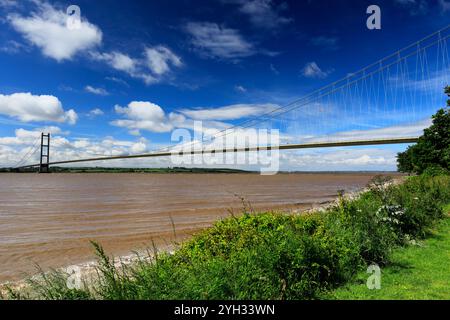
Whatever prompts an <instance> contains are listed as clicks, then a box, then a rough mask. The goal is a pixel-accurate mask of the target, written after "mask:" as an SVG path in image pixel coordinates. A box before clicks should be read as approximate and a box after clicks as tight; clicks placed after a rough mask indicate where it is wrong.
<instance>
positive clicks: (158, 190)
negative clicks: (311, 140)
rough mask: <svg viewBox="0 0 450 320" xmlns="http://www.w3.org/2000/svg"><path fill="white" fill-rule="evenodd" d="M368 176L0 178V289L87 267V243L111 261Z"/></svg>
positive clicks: (315, 198)
mask: <svg viewBox="0 0 450 320" xmlns="http://www.w3.org/2000/svg"><path fill="white" fill-rule="evenodd" d="M372 176H373V174H360V173H352V174H279V175H276V176H260V175H257V174H112V173H106V174H50V175H38V174H0V283H1V282H4V281H9V280H15V279H19V278H22V277H23V272H27V273H33V272H34V271H35V270H34V265H35V263H38V264H39V265H40V266H42V267H44V268H46V267H60V266H65V265H70V264H74V263H81V262H84V261H87V260H91V259H92V258H93V257H92V250H91V248H90V245H89V240H95V241H98V242H100V243H101V244H103V245H104V246H105V248H106V249H107V250H108V251H109V252H111V253H113V254H115V255H119V254H125V253H128V252H129V251H131V250H132V249H137V248H142V247H146V246H148V245H149V243H150V242H151V241H152V240H153V241H155V242H157V243H158V244H159V245H164V244H166V243H167V244H168V243H171V242H173V241H174V230H173V226H172V221H173V222H174V224H175V233H176V236H177V237H178V238H183V237H186V236H187V235H189V234H192V233H193V232H195V231H198V230H199V229H201V228H204V227H206V226H208V225H210V224H211V223H212V222H213V221H214V220H217V219H218V218H220V217H224V216H226V215H229V210H230V209H232V208H233V209H234V210H235V211H238V210H239V208H240V207H241V206H242V204H241V202H240V200H239V198H238V197H237V196H236V195H239V196H242V197H244V198H245V199H246V200H248V201H250V202H251V204H252V206H253V207H254V208H257V209H269V208H284V207H288V208H296V209H298V208H300V209H302V208H307V207H310V206H311V205H312V204H319V203H322V202H324V201H328V200H331V199H333V198H335V196H336V194H337V190H340V189H345V190H347V191H353V190H356V189H358V188H361V187H363V186H365V185H366V184H367V182H368V181H369V180H370V179H371V178H372Z"/></svg>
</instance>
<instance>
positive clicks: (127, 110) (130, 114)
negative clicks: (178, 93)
mask: <svg viewBox="0 0 450 320" xmlns="http://www.w3.org/2000/svg"><path fill="white" fill-rule="evenodd" d="M115 111H116V113H118V114H121V115H123V116H125V119H119V120H115V121H113V122H111V124H112V125H114V126H117V127H122V128H128V129H129V130H130V131H131V133H132V134H136V133H138V131H140V130H146V131H150V132H159V133H161V132H169V131H171V130H173V129H174V127H175V125H176V124H177V123H182V122H183V121H184V117H183V116H182V115H177V114H175V113H170V114H169V115H166V113H165V112H164V110H163V109H162V108H161V107H160V106H158V105H156V104H154V103H151V102H146V101H133V102H131V103H130V104H128V106H127V107H121V106H118V105H116V106H115Z"/></svg>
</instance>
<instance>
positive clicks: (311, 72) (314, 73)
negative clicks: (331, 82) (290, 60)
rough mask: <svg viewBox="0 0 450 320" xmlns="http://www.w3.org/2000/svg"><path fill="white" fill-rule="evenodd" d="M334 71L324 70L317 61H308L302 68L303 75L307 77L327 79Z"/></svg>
mask: <svg viewBox="0 0 450 320" xmlns="http://www.w3.org/2000/svg"><path fill="white" fill-rule="evenodd" d="M331 72H332V71H331V70H330V71H323V70H322V69H321V68H320V67H319V66H318V65H317V63H316V62H314V61H313V62H308V63H307V64H306V65H305V66H304V67H303V70H302V74H303V76H305V77H307V78H316V79H325V78H326V77H328V75H329V74H330V73H331Z"/></svg>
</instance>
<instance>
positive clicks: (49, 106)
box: [0, 0, 450, 171]
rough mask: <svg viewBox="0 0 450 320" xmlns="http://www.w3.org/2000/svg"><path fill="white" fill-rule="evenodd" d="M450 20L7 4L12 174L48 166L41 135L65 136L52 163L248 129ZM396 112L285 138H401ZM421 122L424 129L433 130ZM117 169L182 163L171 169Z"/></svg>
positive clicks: (236, 4)
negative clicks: (193, 133) (40, 158)
mask: <svg viewBox="0 0 450 320" xmlns="http://www.w3.org/2000/svg"><path fill="white" fill-rule="evenodd" d="M372 4H377V5H378V6H379V7H380V8H381V17H382V18H381V23H382V25H381V29H380V30H369V29H368V28H367V26H366V20H367V18H368V16H369V15H368V14H367V13H366V9H367V7H368V6H369V5H372ZM70 5H77V6H78V7H79V8H80V9H81V10H80V17H81V20H80V23H79V24H78V25H77V24H76V19H75V20H69V23H68V19H74V18H73V17H74V16H73V15H72V16H70V17H69V16H68V15H67V12H66V10H67V8H68V7H69V6H70ZM449 14H450V1H448V0H435V1H432V0H430V1H425V0H392V1H361V0H358V1H356V0H355V1H350V0H348V1H326V0H309V1H307V0H304V1H276V0H248V1H244V0H198V1H187V0H177V1H175V0H168V1H133V0H128V1H119V0H117V1H112V0H111V1H106V0H100V1H87V0H85V1H83V0H80V1H74V2H68V1H43V0H21V1H14V0H0V167H2V166H4V167H7V166H15V165H17V164H21V160H24V159H25V160H27V161H29V162H30V161H31V162H33V160H34V162H36V161H35V160H36V159H37V158H36V155H33V157H32V158H31V159H29V160H28V159H27V156H29V153H30V151H32V150H33V147H34V146H35V143H36V140H37V138H38V137H39V136H40V132H41V131H46V132H47V131H48V132H51V133H52V136H53V139H52V148H54V149H53V150H52V160H64V159H73V158H84V157H92V156H109V155H123V154H140V153H146V152H150V151H152V150H157V149H160V148H162V147H165V146H168V145H170V144H172V143H173V142H172V141H171V135H172V133H173V131H174V130H176V129H180V128H187V129H189V130H192V126H193V122H194V121H196V120H202V121H203V124H204V126H205V127H206V128H208V129H216V130H222V129H225V128H228V127H230V126H233V125H239V123H241V122H242V121H245V120H248V119H252V118H254V117H257V116H260V115H262V114H265V113H267V112H270V111H272V110H274V109H276V108H279V107H282V106H285V105H286V104H288V103H290V102H292V101H295V100H296V99H298V98H301V97H303V96H305V95H307V94H308V93H310V92H312V91H313V90H315V89H318V88H320V87H322V86H325V85H327V84H329V83H331V82H333V81H336V80H338V79H341V78H343V77H346V76H348V75H349V74H351V73H352V72H354V71H357V70H359V69H360V68H362V67H364V66H366V65H368V64H370V63H372V62H374V61H377V60H378V59H380V58H382V57H384V56H387V55H389V54H391V53H393V52H395V51H396V50H398V49H399V48H402V47H405V46H407V45H409V44H410V43H413V42H414V41H417V40H419V39H420V38H422V37H425V36H427V35H428V34H430V33H432V32H434V31H436V30H439V29H441V28H443V27H445V26H446V25H448V23H449V21H450V19H449ZM71 23H72V24H71ZM391 76H392V75H391ZM438 77H441V75H435V78H436V79H438ZM447 79H448V78H446V79H444V80H445V81H447ZM422 80H424V79H422ZM444 80H443V81H444ZM411 81H412V80H411ZM438 84H439V85H441V83H438ZM404 85H405V84H404ZM380 86H381V84H380ZM405 86H406V85H405ZM444 98H445V97H443V100H442V101H445V99H444ZM335 99H336V98H335ZM438 102H439V103H440V102H441V101H440V100H439V101H438ZM317 103H319V101H318V102H317ZM321 103H322V102H321ZM404 103H405V104H406V102H404ZM329 105H332V104H329ZM442 106H443V105H442ZM314 107H316V106H315V105H314V106H311V108H314ZM433 108H435V106H433ZM331 109H332V108H331V107H330V108H329V110H331ZM334 109H335V112H336V113H337V111H339V112H340V113H343V112H342V110H341V109H342V106H340V105H338V104H337V103H335V104H334ZM311 110H312V109H311ZM327 110H328V109H327ZM391 111H392V110H391ZM396 111H397V113H395V112H391V113H389V114H390V115H393V116H395V117H396V118H395V121H391V122H389V123H388V122H386V117H384V120H383V121H385V122H382V120H381V118H380V119H378V118H377V120H374V118H373V117H369V118H371V119H372V122H371V123H368V122H367V120H365V123H364V126H351V125H347V126H345V127H344V126H341V127H339V128H338V127H336V128H334V129H333V130H332V129H331V127H330V126H328V127H327V128H329V131H327V132H325V131H326V130H324V129H323V128H324V125H323V124H321V123H320V121H322V123H323V121H325V120H330V119H335V117H336V113H333V112H331V111H330V112H329V113H328V116H327V113H325V112H324V114H325V115H321V117H322V118H321V119H315V120H309V119H308V117H305V115H308V113H307V112H304V113H303V114H301V115H299V114H298V113H297V117H299V118H298V119H301V120H299V122H298V123H299V125H298V127H301V128H300V129H299V128H293V127H292V125H289V124H287V123H284V124H282V125H281V128H280V129H281V135H282V136H283V137H289V138H286V139H292V141H294V140H295V139H300V137H303V138H304V139H303V141H305V139H306V140H307V137H309V138H311V137H315V139H320V137H321V135H323V134H325V133H326V134H330V132H331V131H333V132H334V133H337V134H338V135H341V136H352V135H353V136H354V135H359V134H361V130H364V132H368V134H370V133H371V132H372V133H373V130H385V129H384V127H383V126H382V123H384V124H385V125H390V126H391V127H390V128H392V130H398V128H397V127H395V125H398V124H399V123H400V122H401V120H402V116H400V112H403V116H404V112H410V110H407V109H404V110H403V109H401V108H400V107H399V108H398V110H396ZM353 113H354V111H353ZM362 115H363V114H362V113H361V117H362ZM421 116H422V117H412V116H411V120H414V121H416V123H420V124H424V123H428V122H427V118H426V116H427V113H426V112H424V114H422V115H421ZM428 116H429V114H428ZM302 117H303V118H302ZM327 117H328V118H327ZM366 118H367V117H366ZM341 120H342V119H341ZM301 121H304V123H305V125H302V122H301ZM314 121H315V122H314ZM359 122H361V121H359ZM312 123H315V124H316V125H314V126H313V125H312ZM336 123H338V124H339V123H342V121H336ZM348 123H350V122H348ZM307 125H309V126H310V127H309V131H307V130H306V129H305V128H306V127H307ZM371 126H372V127H371ZM408 128H410V127H406V129H405V126H403V127H402V132H401V133H399V134H400V135H401V134H405V130H406V131H407V130H408ZM414 128H416V127H414ZM301 130H303V131H301ZM368 130H369V131H368ZM370 130H372V131H370ZM392 130H391V131H392ZM377 132H379V131H377ZM410 132H412V131H411V130H410ZM296 141H297V140H296ZM406 147H407V146H406V145H396V146H384V147H383V146H377V147H353V148H334V149H320V150H305V151H297V152H286V153H282V156H281V166H282V169H283V170H346V171H347V170H395V167H396V159H395V156H396V153H397V152H399V151H403V150H404V149H405V148H406ZM105 165H108V166H139V167H154V166H156V167H160V166H170V164H168V162H167V159H166V160H164V159H159V160H148V159H141V160H132V161H128V162H114V163H109V164H105Z"/></svg>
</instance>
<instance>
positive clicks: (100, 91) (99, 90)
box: [84, 86, 109, 96]
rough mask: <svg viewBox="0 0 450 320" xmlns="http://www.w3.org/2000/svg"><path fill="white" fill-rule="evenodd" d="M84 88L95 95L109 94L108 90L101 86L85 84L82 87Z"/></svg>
mask: <svg viewBox="0 0 450 320" xmlns="http://www.w3.org/2000/svg"><path fill="white" fill-rule="evenodd" d="M84 90H85V91H86V92H89V93H92V94H95V95H98V96H107V95H109V92H108V91H106V90H105V89H103V88H95V87H92V86H86V87H85V88H84Z"/></svg>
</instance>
